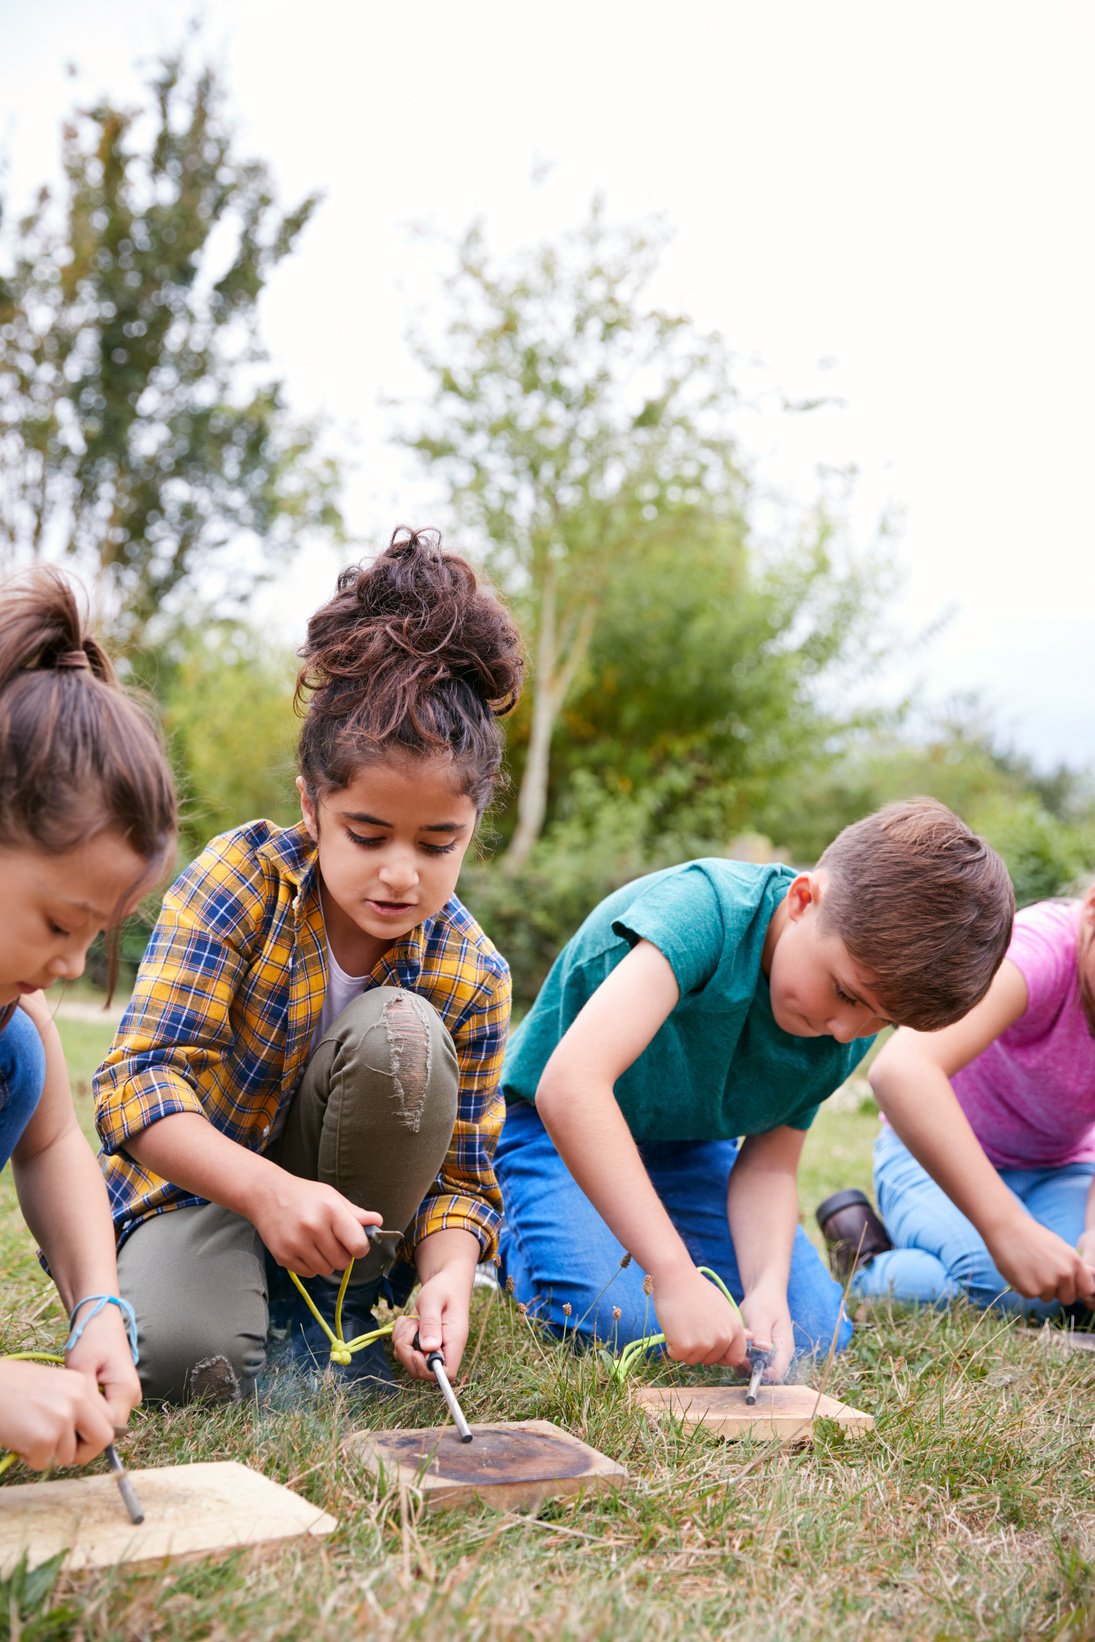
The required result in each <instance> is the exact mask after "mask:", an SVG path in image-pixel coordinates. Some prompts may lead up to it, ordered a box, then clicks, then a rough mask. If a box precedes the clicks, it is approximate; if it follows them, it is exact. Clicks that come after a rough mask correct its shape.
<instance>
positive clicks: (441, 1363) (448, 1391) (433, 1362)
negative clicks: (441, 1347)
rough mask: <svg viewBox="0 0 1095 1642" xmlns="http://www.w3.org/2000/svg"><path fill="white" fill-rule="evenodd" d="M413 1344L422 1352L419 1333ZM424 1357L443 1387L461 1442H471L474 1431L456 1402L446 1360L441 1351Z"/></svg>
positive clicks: (430, 1352)
mask: <svg viewBox="0 0 1095 1642" xmlns="http://www.w3.org/2000/svg"><path fill="white" fill-rule="evenodd" d="M413 1343H414V1349H415V1350H416V1351H422V1342H421V1340H420V1339H419V1337H418V1334H417V1332H416V1333H415V1337H414V1342H413ZM423 1356H424V1357H425V1359H426V1367H427V1368H430V1369H432V1370H433V1377H434V1379H435V1380H436V1381H437V1383H438V1385H439V1386H440V1387H441V1395H442V1396H443V1397H444V1399H445V1401H446V1403H447V1404H448V1406H449V1413H450V1414H451V1415H452V1423H453V1424H454V1425H455V1427H456V1429H457V1431H458V1433H459V1435H460V1441H461V1442H471V1440H472V1429H471V1426H470V1425H469V1424H468V1422H467V1420H466V1419H465V1418H464V1415H463V1412H462V1410H461V1407H460V1404H459V1403H458V1402H457V1400H456V1392H455V1391H454V1390H453V1388H452V1386H451V1385H450V1384H449V1376H448V1375H447V1374H446V1373H445V1359H444V1357H443V1355H442V1354H441V1352H440V1351H426V1352H423Z"/></svg>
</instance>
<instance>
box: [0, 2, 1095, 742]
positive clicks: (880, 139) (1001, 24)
mask: <svg viewBox="0 0 1095 1642" xmlns="http://www.w3.org/2000/svg"><path fill="white" fill-rule="evenodd" d="M194 10H195V8H194V7H193V5H191V4H187V3H184V0H94V3H88V0H39V3H38V4H37V5H34V6H31V5H28V4H26V3H25V0H0V23H2V36H0V38H2V39H3V43H4V46H3V52H2V55H0V147H2V148H3V149H4V150H5V151H6V153H7V155H8V160H9V176H8V184H7V186H8V188H9V189H11V190H14V192H15V194H16V196H17V198H20V199H25V198H26V196H27V195H28V194H29V191H30V189H31V188H32V186H33V185H34V184H35V183H37V182H38V181H39V180H42V179H44V178H46V177H49V176H50V175H55V174H56V166H57V155H58V142H59V138H58V132H59V124H60V120H61V118H62V116H63V115H64V114H65V112H66V111H67V110H68V109H69V108H70V107H71V106H72V104H73V102H74V100H75V99H76V98H78V97H80V96H85V97H86V96H88V95H90V94H92V93H95V92H99V91H108V92H109V93H111V94H112V95H114V96H119V97H126V96H129V97H135V96H136V95H137V89H138V87H139V84H140V76H139V69H138V68H137V67H135V65H136V64H137V63H138V62H139V60H140V59H141V58H144V59H145V60H146V61H147V60H148V59H149V58H150V57H152V56H154V55H156V54H157V53H159V52H161V51H163V50H164V49H167V48H170V47H172V46H174V45H175V44H176V43H177V42H178V41H179V39H180V38H181V35H182V32H183V29H184V27H185V25H186V22H187V20H188V18H190V17H191V16H193V15H194ZM203 37H204V41H205V46H206V49H207V51H208V52H209V53H210V54H211V55H212V56H213V57H214V58H215V60H216V61H217V62H218V63H219V64H220V66H221V67H222V69H223V71H224V75H225V79H226V81H227V85H228V89H229V97H230V107H231V111H232V114H233V116H234V118H235V120H236V123H237V125H238V129H239V136H240V151H241V152H243V153H246V154H249V155H256V156H259V157H261V158H263V159H265V160H266V161H267V162H268V163H269V165H270V166H271V168H272V171H273V173H274V176H275V178H276V180H277V183H278V186H279V189H280V191H281V197H282V199H283V201H284V202H285V203H290V202H292V201H295V200H296V199H297V198H299V197H300V196H301V195H302V194H304V193H306V192H308V191H309V190H311V189H315V188H318V189H320V190H322V192H323V193H324V195H325V200H324V204H323V205H322V207H321V209H320V211H319V213H318V215H317V216H316V218H315V219H314V221H313V223H312V224H311V225H310V226H309V228H308V230H307V231H306V234H305V236H304V238H303V239H302V241H301V243H300V249H299V252H298V253H297V254H296V255H295V256H294V258H293V260H292V262H291V263H290V264H286V265H284V266H283V268H282V269H281V270H280V271H279V273H278V275H277V276H276V283H275V285H274V287H273V289H272V290H271V292H270V293H269V296H268V298H267V300H266V302H265V305H264V310H263V334H264V337H265V340H266V342H267V344H268V346H269V348H270V351H271V353H272V354H273V356H274V358H275V360H276V362H277V365H278V368H279V369H280V370H281V371H282V372H283V373H284V374H285V376H286V379H287V383H288V387H289V390H290V394H291V398H292V402H293V405H294V407H295V408H297V409H299V410H300V411H303V412H311V411H322V412H323V413H324V414H325V415H326V416H327V417H328V418H330V420H331V423H332V426H333V430H334V436H335V438H336V440H337V443H338V446H339V448H340V449H341V450H343V451H344V452H346V454H347V455H348V456H350V457H351V459H352V461H353V463H354V464H355V472H354V476H353V480H352V483H351V486H350V489H349V493H348V512H349V517H350V523H351V526H352V527H353V528H354V529H355V530H357V531H360V532H361V533H363V534H365V535H367V536H368V538H369V539H370V540H373V541H376V540H379V539H380V538H382V537H384V536H386V534H387V532H388V530H389V529H390V528H391V526H392V524H394V523H395V522H398V521H405V520H413V521H414V522H418V523H421V522H427V521H429V520H431V519H435V518H437V516H438V505H437V492H436V491H435V490H434V489H433V488H432V486H431V484H430V482H429V481H428V480H423V479H422V478H420V477H418V476H417V475H416V474H415V473H414V471H413V470H412V469H410V468H409V467H408V466H407V462H406V459H405V458H403V457H401V456H399V455H397V454H396V453H394V452H393V451H392V450H391V449H389V448H388V447H386V445H385V442H384V433H385V429H386V426H387V413H386V412H384V411H383V410H382V409H381V407H380V404H379V400H380V397H381V396H382V395H383V396H391V395H400V396H405V395H407V394H408V393H409V394H413V393H414V392H415V391H416V390H417V389H418V388H419V387H420V385H421V384H420V379H419V378H418V377H417V375H416V373H415V371H414V369H413V367H412V365H411V362H410V356H409V352H408V349H407V346H406V341H405V336H406V331H407V328H408V325H409V324H410V323H412V322H415V321H421V320H422V318H423V316H424V315H425V316H426V317H427V319H428V317H429V315H430V313H431V304H434V303H435V301H436V293H437V291H438V287H439V273H440V270H441V267H442V266H443V264H442V261H441V260H440V258H439V253H438V251H437V250H436V249H431V248H429V247H428V246H427V245H425V244H424V243H423V242H422V241H421V240H419V239H416V238H414V237H413V236H412V235H411V234H410V233H409V232H408V224H410V223H413V222H419V223H421V222H429V223H432V224H434V225H436V226H437V227H438V228H439V229H440V230H441V231H442V232H443V233H445V234H447V235H448V236H450V237H455V236H456V235H458V234H459V233H460V232H461V231H462V230H463V229H464V228H465V227H466V226H467V225H468V223H469V222H470V221H471V220H472V219H473V218H474V217H476V216H479V215H481V216H482V217H483V218H484V220H485V223H486V229H487V233H488V237H489V239H490V240H491V242H492V243H493V244H495V245H496V246H497V247H498V248H499V249H500V250H504V249H507V248H515V247H517V246H520V245H522V244H526V243H531V242H534V241H536V240H538V239H540V238H542V237H544V236H546V235H550V234H553V233H557V232H560V231H563V230H565V229H566V228H568V227H571V226H574V225H576V224H577V223H579V222H580V221H581V220H582V218H583V217H584V215H585V213H586V211H587V209H588V205H589V201H590V198H591V197H592V195H593V194H594V193H595V192H597V191H600V192H602V193H603V194H604V196H605V199H606V202H607V208H608V213H609V215H610V216H611V217H612V218H613V219H615V220H619V221H635V220H637V219H641V218H644V217H647V216H649V215H651V214H653V213H659V214H661V215H662V216H663V218H664V220H665V221H666V222H667V223H668V225H669V227H670V228H671V229H672V230H673V234H674V238H673V241H672V244H671V246H670V248H669V250H668V252H667V254H666V257H665V261H664V265H663V269H662V273H661V278H660V288H659V295H660V296H661V297H663V298H664V299H665V300H666V301H668V302H671V303H674V304H676V305H677V306H679V307H680V308H682V309H683V310H684V311H686V312H688V313H690V314H691V315H692V316H693V318H694V319H695V320H696V321H697V323H698V324H700V325H701V326H703V327H705V328H715V329H718V330H720V331H721V332H722V333H723V334H724V335H725V336H726V338H727V339H728V341H729V343H730V345H731V347H732V348H733V349H734V350H735V352H736V353H738V354H739V355H741V356H742V357H743V359H744V360H745V361H747V362H748V363H747V365H745V366H744V367H743V375H744V377H745V378H746V379H747V380H748V382H749V384H750V386H751V387H753V388H758V387H759V388H761V389H763V388H765V387H767V388H768V389H769V390H771V393H770V395H769V398H770V399H771V400H773V401H774V398H775V390H776V389H780V390H783V391H786V392H787V393H788V394H791V395H801V394H809V393H813V392H815V391H817V390H819V389H820V390H823V391H824V392H826V393H828V394H829V395H832V396H833V397H834V398H835V399H836V400H838V401H839V408H834V409H831V410H827V411H824V412H822V413H818V414H814V415H811V416H809V417H800V418H797V419H796V420H795V421H794V422H793V423H792V422H788V420H787V419H786V418H782V417H777V416H775V415H774V414H766V415H759V416H752V417H745V418H744V419H743V424H742V437H743V438H744V439H745V440H746V443H747V446H748V448H749V450H750V451H751V453H752V454H753V456H754V458H755V460H756V462H757V464H758V468H759V471H760V473H761V474H762V476H763V477H764V478H765V479H766V480H767V481H771V482H772V483H777V484H779V485H782V486H785V487H790V488H791V489H792V491H793V492H794V493H795V494H796V495H797V496H798V497H799V498H800V499H801V500H803V501H805V500H807V499H808V498H809V497H810V496H811V495H812V494H813V492H814V489H815V485H816V481H815V478H814V474H815V470H816V469H817V467H818V466H819V465H821V466H824V465H842V464H854V466H855V467H856V469H857V471H858V476H859V477H858V481H857V485H856V490H855V502H854V505H853V507H852V510H851V514H850V519H849V535H850V539H851V540H852V541H853V543H856V544H858V545H860V546H866V545H867V544H868V543H869V542H870V540H871V538H872V534H873V531H874V527H875V523H876V521H877V519H878V517H879V516H880V514H882V513H883V512H886V511H894V510H899V512H900V515H901V519H902V523H901V529H900V532H899V534H898V535H897V537H896V538H895V541H894V544H893V551H894V552H895V554H896V556H897V558H898V559H899V561H900V563H901V565H902V566H903V568H904V571H905V582H904V592H903V595H902V600H901V604H900V621H901V625H902V627H903V629H904V631H905V632H906V633H908V634H910V635H911V634H913V633H915V632H918V631H920V630H922V629H923V628H924V627H925V626H926V625H927V624H929V623H931V622H932V621H933V620H934V619H935V618H937V617H940V616H942V615H944V614H945V613H947V612H950V613H951V614H950V619H949V621H948V622H947V623H946V624H945V625H944V627H943V629H942V631H941V632H940V633H939V634H938V636H937V637H936V638H935V639H934V641H933V642H932V643H931V644H930V645H929V646H928V647H926V648H923V649H921V650H919V651H918V652H917V654H916V655H915V656H914V657H910V656H909V655H908V654H907V653H906V647H905V646H903V645H899V646H898V647H897V650H898V653H896V654H895V657H894V663H893V667H892V670H891V673H890V676H889V678H888V680H887V681H886V688H887V690H888V691H896V690H898V689H900V688H903V687H904V686H906V685H908V684H910V683H911V682H913V681H914V680H922V681H923V682H924V684H925V686H926V690H927V694H928V695H929V697H930V698H931V699H933V700H935V701H937V702H942V701H945V700H946V699H947V698H948V697H950V696H951V695H953V694H954V693H957V692H964V691H971V690H976V691H979V692H981V694H982V695H983V697H984V698H985V700H986V701H987V703H988V704H989V705H990V706H991V707H992V708H993V709H994V712H995V718H996V723H997V725H998V727H999V730H1000V733H1001V736H1002V738H1003V739H1004V740H1007V741H1010V742H1011V743H1012V744H1013V745H1014V746H1016V747H1017V748H1018V749H1019V750H1021V751H1023V752H1025V753H1027V754H1029V755H1030V756H1032V757H1033V758H1034V759H1035V760H1036V761H1037V762H1039V763H1041V764H1043V765H1050V764H1053V763H1055V762H1057V761H1060V760H1063V761H1066V762H1068V763H1070V764H1073V765H1075V766H1084V767H1087V766H1095V708H1093V705H1092V694H1093V692H1092V689H1091V665H1090V660H1089V658H1090V656H1091V651H1092V646H1091V644H1090V641H1089V629H1088V624H1089V622H1090V621H1091V619H1092V614H1093V612H1095V541H1093V535H1095V532H1093V529H1092V505H1091V498H1090V491H1091V484H1090V476H1089V475H1090V467H1091V451H1092V445H1093V439H1092V434H1093V432H1095V426H1093V424H1095V412H1093V409H1092V404H1093V387H1095V323H1093V320H1092V292H1093V291H1095V232H1093V228H1092V203H1093V202H1092V171H1093V160H1095V97H1093V96H1092V90H1091V88H1092V84H1093V82H1095V8H1093V7H1092V6H1091V5H1090V4H1089V3H1088V0H1046V3H1043V4H1042V5H1039V6H1032V5H1030V4H1028V3H1022V4H1020V3H1015V0H961V3H956V0H942V3H940V0H917V3H909V0H901V3H891V0H883V3H880V0H863V3H841V0H833V3H824V4H819V3H818V0H782V3H781V0H766V3H765V4H757V3H755V0H752V3H748V4H746V3H743V0H718V3H714V4H701V3H697V0H678V3H677V4H676V5H673V6H669V5H667V4H666V3H665V0H657V3H650V0H626V3H621V0H596V3H593V0H584V3H582V4H576V3H573V0H555V3H554V4H553V5H551V6H538V7H533V6H530V5H522V4H519V3H517V0H485V3H471V0H464V3H462V4H459V3H458V4H453V3H451V0H449V3H447V4H442V3H439V0H417V3H416V4H415V5H413V6H392V7H388V6H384V7H382V6H381V5H379V4H378V3H376V0H353V3H351V0H312V3H310V4H308V5H301V4H299V0H297V3H292V4H290V3H285V0H215V3H214V4H211V5H209V6H208V7H207V8H206V23H205V28H204V31H203ZM70 62H71V63H75V64H77V65H78V67H79V70H80V73H79V75H78V76H77V78H75V79H73V78H71V77H70V76H69V75H68V74H66V64H68V63H70ZM538 168H540V169H543V168H546V172H547V174H546V180H544V181H542V182H541V183H540V184H539V185H534V184H533V182H532V180H531V179H532V175H533V172H534V171H535V170H537V169H538ZM334 568H335V566H334V561H333V560H332V561H327V560H326V558H325V555H322V554H317V555H315V556H314V557H313V561H312V562H311V563H310V564H306V565H301V566H299V567H298V568H297V569H296V571H295V572H294V573H293V574H292V576H291V577H290V578H289V580H288V583H287V585H286V586H285V588H283V589H282V590H281V592H280V594H279V596H278V598H277V600H276V602H275V606H274V609H273V615H274V616H275V618H276V619H278V620H279V621H280V622H282V623H283V624H284V625H285V627H286V630H287V631H293V633H294V636H296V632H295V629H296V625H297V624H298V623H299V621H300V613H301V611H302V610H305V609H307V608H308V607H309V606H310V605H313V604H315V603H318V602H319V601H320V600H321V599H322V598H323V597H325V596H326V595H327V592H328V591H329V584H330V582H331V577H332V573H333V570H334Z"/></svg>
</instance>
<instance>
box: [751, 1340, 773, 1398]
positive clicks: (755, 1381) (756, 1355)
mask: <svg viewBox="0 0 1095 1642" xmlns="http://www.w3.org/2000/svg"><path fill="white" fill-rule="evenodd" d="M746 1349H747V1352H748V1356H749V1361H750V1363H751V1364H752V1367H753V1372H752V1374H750V1376H749V1389H748V1391H747V1392H746V1393H745V1401H746V1403H747V1404H748V1406H749V1407H750V1408H752V1406H753V1404H754V1403H755V1402H756V1400H757V1391H758V1390H759V1388H760V1382H761V1376H762V1375H763V1373H764V1370H765V1369H766V1368H767V1367H768V1365H769V1363H770V1362H771V1361H772V1357H773V1355H774V1354H773V1352H772V1351H770V1350H769V1351H761V1350H760V1349H759V1348H758V1347H757V1346H748V1347H747V1348H746Z"/></svg>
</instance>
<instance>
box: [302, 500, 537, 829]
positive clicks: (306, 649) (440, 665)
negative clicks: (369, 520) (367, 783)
mask: <svg viewBox="0 0 1095 1642" xmlns="http://www.w3.org/2000/svg"><path fill="white" fill-rule="evenodd" d="M299 655H300V656H301V661H302V665H301V668H300V672H299V674H298V675H297V687H296V705H297V710H298V712H301V713H302V714H303V717H304V723H303V726H302V728H301V733H300V741H299V744H298V749H297V754H298V759H299V763H300V772H301V776H302V778H303V781H304V785H305V788H306V790H307V792H308V794H309V796H310V797H311V798H312V799H313V801H314V800H316V799H318V798H320V797H323V796H324V795H326V794H327V793H329V792H333V791H336V790H338V789H340V788H342V787H345V786H347V785H348V784H349V783H350V781H352V780H353V777H354V772H355V771H356V770H357V769H359V768H360V767H361V766H362V765H363V764H370V763H375V762H376V761H377V760H378V759H382V758H389V757H391V756H392V754H393V753H394V754H397V755H398V754H402V755H404V756H406V757H410V758H428V757H436V756H444V757H449V758H451V759H452V761H453V765H454V767H455V769H456V771H457V772H458V774H459V777H460V780H461V783H462V791H463V792H465V793H466V794H467V796H468V797H469V798H470V799H471V800H472V802H473V803H474V805H475V808H476V812H477V813H478V814H480V815H481V814H482V812H483V811H484V809H486V807H487V805H488V803H489V802H490V799H491V796H492V794H493V792H494V790H495V788H496V786H497V785H498V782H499V779H500V774H501V767H502V751H503V742H502V734H501V730H500V728H499V726H498V722H497V721H498V719H499V718H501V717H502V716H503V715H504V714H505V713H508V712H509V711H510V709H511V708H512V707H513V706H514V705H515V703H516V701H517V699H518V696H519V695H520V692H521V680H522V675H523V670H524V662H523V655H522V646H521V638H520V634H519V632H518V630H517V626H516V623H515V622H514V621H513V618H512V617H511V616H510V614H509V612H508V611H507V610H506V608H505V606H504V605H503V604H502V603H501V602H500V600H499V599H498V598H497V597H496V596H495V594H494V593H493V592H491V591H488V590H487V589H485V588H483V587H481V586H480V584H479V580H478V578H477V576H476V574H475V571H474V570H473V569H472V567H471V565H470V564H468V563H467V561H466V560H465V559H462V558H460V557H459V556H458V555H457V554H454V553H448V552H445V551H444V550H443V549H442V546H441V537H440V534H439V533H438V532H437V531H436V530H420V531H416V530H411V529H409V528H407V527H405V526H401V527H400V528H399V529H398V530H396V531H395V532H394V534H393V536H392V539H391V541H390V542H389V544H388V546H387V548H386V549H385V550H384V552H383V553H381V554H380V555H379V556H378V557H377V558H376V559H375V560H374V561H373V562H372V563H371V564H370V565H368V566H361V565H351V566H350V567H349V568H348V569H346V570H344V571H343V572H342V574H341V575H340V576H339V578H338V590H337V592H336V593H335V595H334V597H333V598H332V599H330V600H329V601H328V602H327V603H326V604H325V605H324V606H323V607H322V609H320V610H317V611H316V613H315V615H314V616H313V617H312V619H311V621H310V622H309V623H308V637H307V639H306V641H305V643H304V644H303V645H302V646H301V648H300V651H299Z"/></svg>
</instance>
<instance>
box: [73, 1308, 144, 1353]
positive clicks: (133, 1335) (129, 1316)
mask: <svg viewBox="0 0 1095 1642" xmlns="http://www.w3.org/2000/svg"><path fill="white" fill-rule="evenodd" d="M85 1306H92V1307H93V1309H92V1310H91V1311H89V1312H88V1314H87V1316H86V1317H84V1318H82V1319H81V1320H80V1322H77V1321H76V1319H77V1317H79V1316H80V1313H81V1311H82V1310H83V1309H84V1307H85ZM104 1306H117V1308H118V1310H119V1311H120V1312H121V1314H122V1321H123V1322H124V1323H125V1331H126V1333H127V1334H128V1336H129V1349H130V1351H131V1352H132V1353H133V1361H134V1363H139V1362H140V1360H141V1358H140V1354H139V1352H138V1350H137V1318H136V1316H135V1315H134V1311H133V1307H132V1306H131V1305H130V1303H129V1301H128V1300H123V1299H121V1298H120V1296H118V1295H117V1294H85V1295H84V1298H83V1299H82V1300H77V1302H76V1304H75V1305H74V1306H73V1308H72V1312H71V1315H70V1316H69V1320H68V1326H69V1330H70V1332H69V1337H68V1339H67V1340H66V1341H65V1351H66V1353H67V1352H70V1351H71V1350H72V1348H73V1346H74V1345H75V1344H76V1342H77V1341H78V1340H79V1338H80V1336H81V1334H82V1333H83V1332H84V1329H85V1328H86V1326H87V1324H88V1323H90V1321H91V1319H92V1318H93V1317H98V1315H99V1313H100V1312H101V1311H102V1310H103V1308H104Z"/></svg>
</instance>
